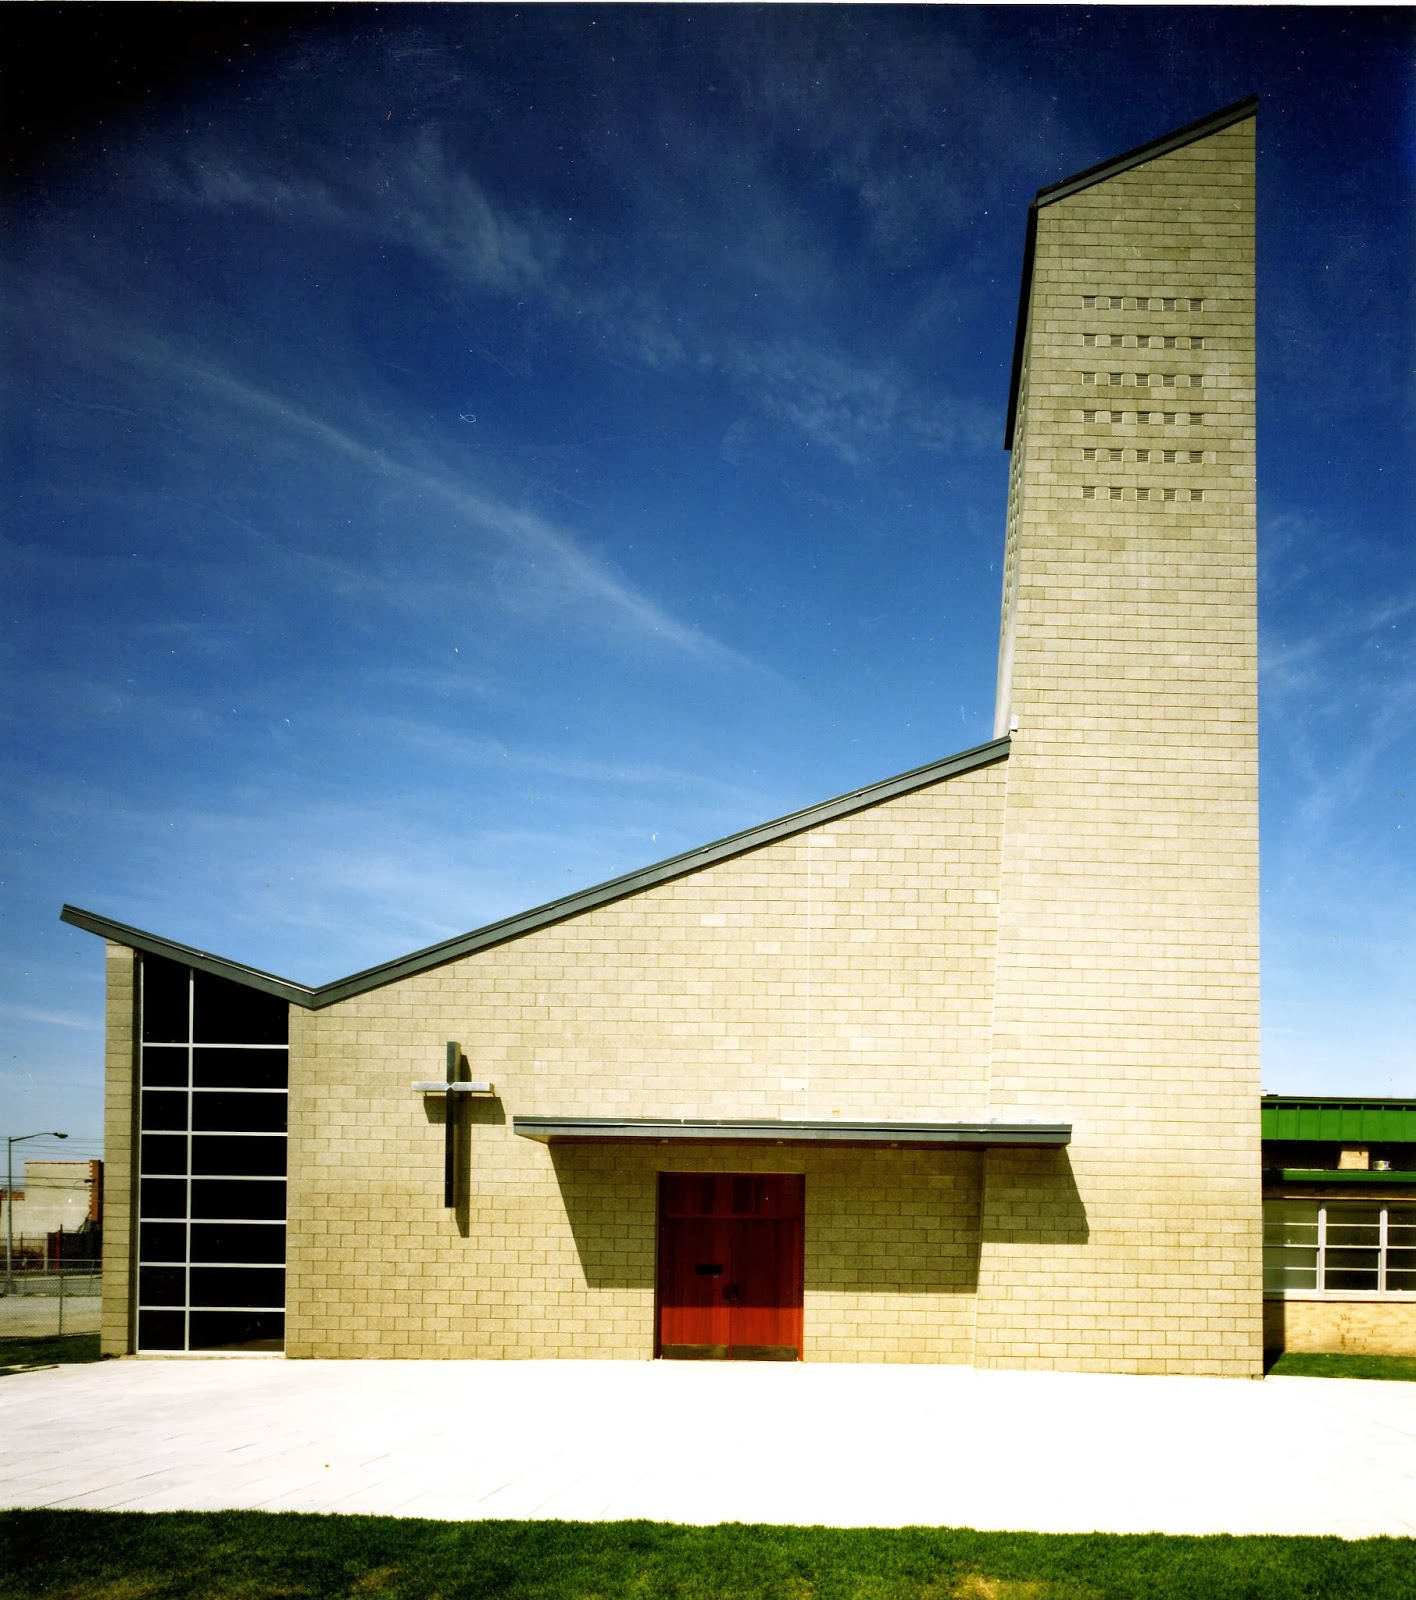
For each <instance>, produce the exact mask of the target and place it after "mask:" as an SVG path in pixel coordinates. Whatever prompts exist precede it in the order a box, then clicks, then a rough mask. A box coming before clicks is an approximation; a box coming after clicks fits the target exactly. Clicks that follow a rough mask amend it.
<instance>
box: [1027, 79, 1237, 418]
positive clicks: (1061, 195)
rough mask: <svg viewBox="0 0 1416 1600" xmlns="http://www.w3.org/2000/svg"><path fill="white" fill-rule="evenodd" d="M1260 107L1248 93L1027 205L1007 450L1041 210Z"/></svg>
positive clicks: (1061, 182)
mask: <svg viewBox="0 0 1416 1600" xmlns="http://www.w3.org/2000/svg"><path fill="white" fill-rule="evenodd" d="M1258 106H1259V97H1258V95H1256V94H1251V95H1246V96H1245V97H1244V99H1242V100H1236V101H1235V102H1234V103H1233V105H1228V106H1222V107H1221V108H1220V109H1219V110H1218V111H1211V112H1210V113H1209V115H1208V116H1204V117H1199V118H1197V119H1196V120H1195V121H1194V122H1187V123H1186V124H1185V126H1184V127H1183V128H1175V129H1173V130H1172V131H1171V132H1170V133H1163V134H1161V135H1160V137H1159V138H1157V139H1148V140H1147V141H1146V142H1145V144H1138V145H1137V146H1136V147H1135V149H1134V150H1127V151H1124V152H1123V153H1122V154H1121V155H1119V156H1110V157H1108V158H1107V160H1105V161H1098V162H1097V163H1096V165H1095V166H1091V167H1085V168H1084V169H1083V170H1082V171H1081V172H1074V173H1073V174H1072V176H1071V177H1070V178H1059V179H1058V180H1057V182H1056V183H1049V184H1047V185H1045V186H1044V187H1043V188H1041V189H1039V190H1038V191H1037V194H1036V195H1035V196H1034V197H1033V200H1032V203H1031V204H1030V205H1029V206H1028V227H1027V237H1026V239H1025V241H1024V244H1023V275H1022V285H1021V287H1020V289H1019V291H1018V320H1017V324H1016V326H1015V329H1014V333H1013V367H1012V374H1011V376H1010V379H1009V385H1008V418H1007V421H1006V423H1005V424H1004V428H1003V448H1004V449H1005V450H1011V449H1012V448H1013V432H1014V427H1015V425H1016V423H1017V420H1018V389H1019V386H1020V385H1021V383H1022V376H1023V351H1024V350H1025V348H1026V344H1027V318H1028V303H1029V301H1030V299H1031V298H1032V274H1033V258H1034V256H1035V254H1036V251H1037V214H1038V212H1039V211H1040V210H1041V209H1042V207H1043V206H1050V205H1052V204H1053V203H1054V202H1055V201H1058V200H1065V199H1066V198H1067V196H1068V195H1072V194H1076V193H1078V191H1079V190H1082V189H1090V188H1091V186H1092V185H1093V184H1096V183H1105V181H1106V180H1107V179H1108V178H1114V177H1116V176H1117V175H1118V174H1119V173H1122V172H1129V171H1130V169H1131V168H1132V167H1139V166H1141V165H1143V164H1144V163H1145V162H1147V161H1154V160H1155V159H1156V157H1157V156H1165V155H1169V154H1170V152H1171V151H1172V150H1179V149H1182V148H1183V147H1184V146H1185V145H1187V144H1193V143H1194V142H1195V140H1196V139H1205V138H1208V137H1209V135H1210V134H1212V133H1218V132H1220V130H1221V129H1223V128H1228V127H1231V126H1232V125H1233V124H1234V123H1236V122H1243V121H1244V119H1245V118H1246V117H1252V116H1253V115H1254V114H1255V112H1256V111H1257V110H1258Z"/></svg>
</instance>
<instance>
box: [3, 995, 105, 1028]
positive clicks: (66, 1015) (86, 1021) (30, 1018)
mask: <svg viewBox="0 0 1416 1600" xmlns="http://www.w3.org/2000/svg"><path fill="white" fill-rule="evenodd" d="M0 1015H3V1016H7V1017H13V1018H14V1019H15V1021H16V1022H37V1023H39V1024H41V1026H43V1027H47V1028H79V1029H82V1030H83V1031H84V1032H86V1033H93V1032H96V1031H97V1030H98V1029H100V1028H101V1027H102V1026H103V1024H102V1022H101V1021H98V1020H95V1019H94V1018H92V1017H84V1016H80V1015H79V1014H78V1013H77V1012H74V1011H41V1010H38V1009H36V1008H35V1007H33V1006H19V1005H13V1004H11V1003H10V1002H9V1001H4V1000H0Z"/></svg>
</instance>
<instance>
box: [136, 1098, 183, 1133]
mask: <svg viewBox="0 0 1416 1600" xmlns="http://www.w3.org/2000/svg"><path fill="white" fill-rule="evenodd" d="M143 1127H144V1128H146V1129H152V1130H159V1129H160V1130H163V1131H173V1132H176V1131H178V1130H180V1131H181V1132H183V1133H185V1132H186V1131H187V1094H186V1091H185V1090H179V1089H144V1090H143Z"/></svg>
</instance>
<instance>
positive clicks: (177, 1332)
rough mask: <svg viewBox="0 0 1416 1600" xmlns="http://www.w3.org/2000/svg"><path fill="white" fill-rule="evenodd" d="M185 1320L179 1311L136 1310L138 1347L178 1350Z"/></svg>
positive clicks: (180, 1345) (140, 1348)
mask: <svg viewBox="0 0 1416 1600" xmlns="http://www.w3.org/2000/svg"><path fill="white" fill-rule="evenodd" d="M185 1321H186V1317H185V1315H184V1314H183V1313H182V1312H180V1311H140V1312H138V1349H139V1350H180V1349H181V1348H182V1325H183V1323H184V1322H185Z"/></svg>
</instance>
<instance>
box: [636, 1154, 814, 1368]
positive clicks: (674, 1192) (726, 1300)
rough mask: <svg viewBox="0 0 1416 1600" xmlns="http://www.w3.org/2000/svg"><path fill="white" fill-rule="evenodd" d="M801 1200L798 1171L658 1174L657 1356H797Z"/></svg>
mask: <svg viewBox="0 0 1416 1600" xmlns="http://www.w3.org/2000/svg"><path fill="white" fill-rule="evenodd" d="M804 1200H805V1180H804V1179H803V1178H802V1177H801V1175H800V1174H790V1173H787V1174H783V1173H763V1174H758V1173H749V1174H738V1173H663V1174H661V1176H660V1189H659V1271H658V1291H659V1308H658V1309H659V1317H658V1350H659V1354H660V1356H661V1357H665V1358H667V1359H669V1360H695V1359H697V1360H704V1359H719V1360H721V1359H724V1358H729V1359H735V1360H742V1361H752V1360H757V1361H774V1360H775V1361H795V1360H799V1359H800V1357H801V1347H802V1332H803V1328H802V1246H803V1212H804Z"/></svg>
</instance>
